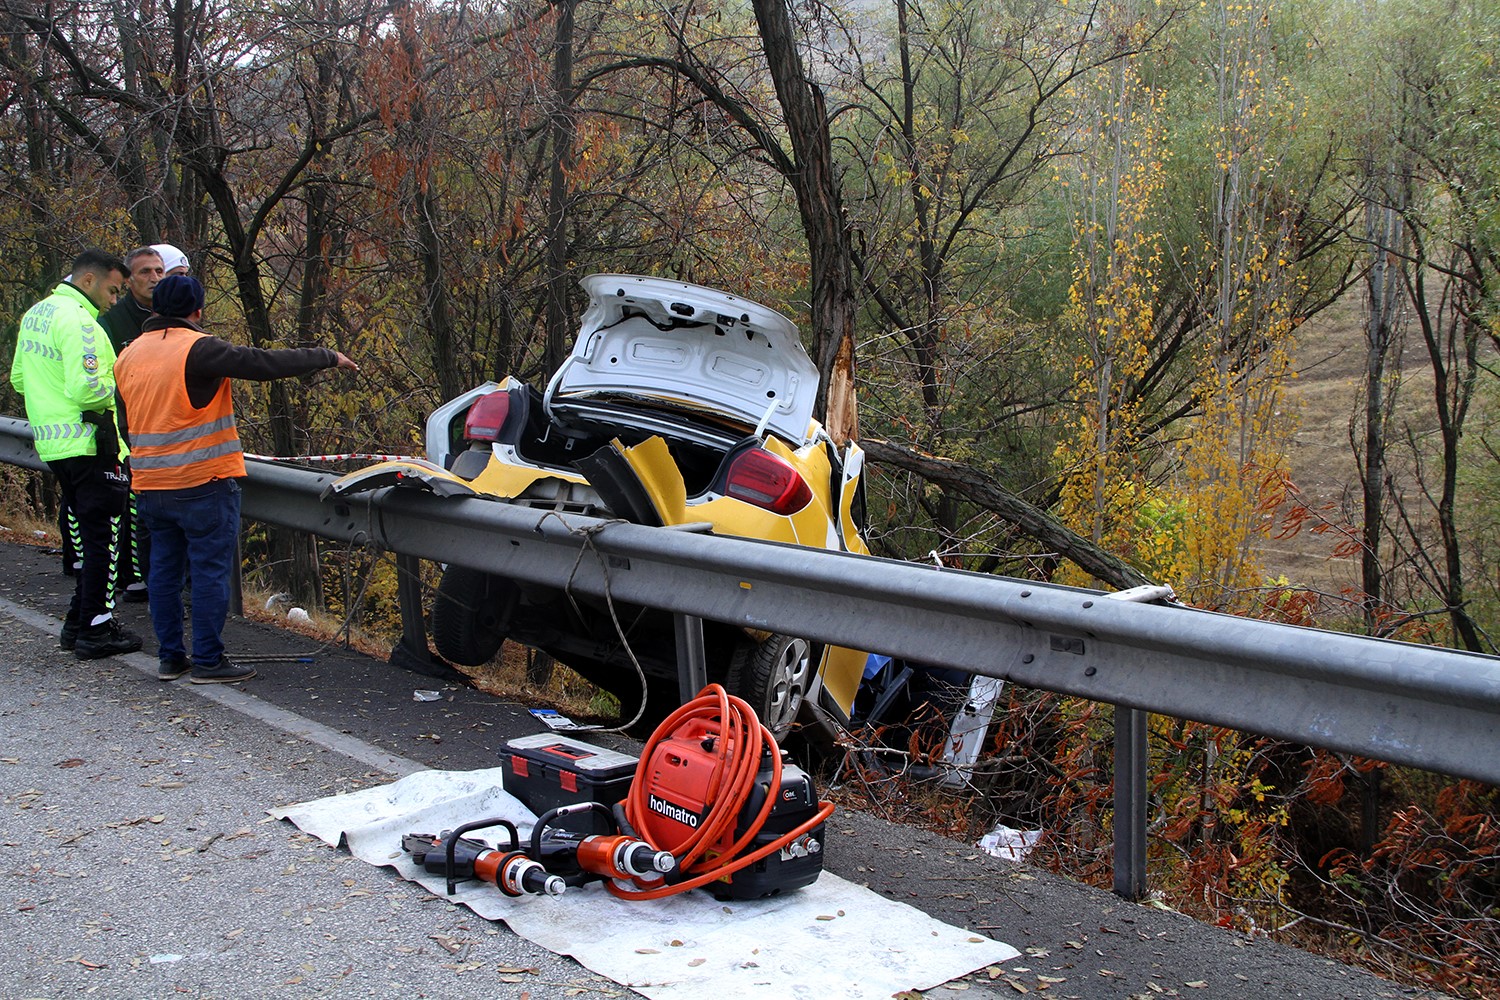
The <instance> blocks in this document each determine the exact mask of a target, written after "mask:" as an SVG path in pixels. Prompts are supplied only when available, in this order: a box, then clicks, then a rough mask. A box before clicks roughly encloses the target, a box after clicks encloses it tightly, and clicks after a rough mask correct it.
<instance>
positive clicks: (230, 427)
mask: <svg viewBox="0 0 1500 1000" xmlns="http://www.w3.org/2000/svg"><path fill="white" fill-rule="evenodd" d="M205 336H207V334H204V333H199V332H198V331H196V330H188V329H183V328H181V327H172V328H170V329H168V330H166V331H165V332H164V333H163V332H157V331H155V330H152V331H150V332H147V333H144V334H142V335H141V336H140V337H138V338H136V339H135V340H134V341H133V342H132V343H131V344H130V346H129V347H127V348H125V350H124V351H122V352H120V357H119V360H118V361H117V362H116V363H115V384H116V385H117V386H118V387H119V389H120V395H121V397H123V398H124V400H125V416H126V419H127V420H128V421H129V424H130V482H131V488H132V489H136V490H180V489H186V488H187V487H189V486H198V485H201V484H202V483H206V482H208V481H209V480H211V479H230V478H234V477H239V476H243V475H245V456H244V453H243V452H242V451H241V450H240V433H239V430H238V429H237V428H236V427H235V422H234V401H233V399H232V398H231V396H230V393H229V379H227V378H226V379H224V380H223V381H221V382H220V383H219V391H218V392H216V393H215V394H214V398H213V400H212V401H211V402H210V403H209V404H208V405H207V406H205V407H204V408H203V409H201V410H199V409H194V408H193V404H192V402H191V401H190V400H189V399H188V392H187V382H186V378H185V371H186V367H187V355H188V350H189V349H190V348H191V347H192V346H193V345H194V344H196V343H197V342H198V340H199V339H200V338H202V337H205Z"/></svg>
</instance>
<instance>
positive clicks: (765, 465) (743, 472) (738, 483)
mask: <svg viewBox="0 0 1500 1000" xmlns="http://www.w3.org/2000/svg"><path fill="white" fill-rule="evenodd" d="M724 492H725V493H726V494H727V495H729V496H732V497H734V498H735V499H736V500H743V501H745V502H746V503H753V504H755V506H757V507H764V508H765V509H766V510H769V511H771V512H772V513H775V514H795V513H797V511H799V510H801V509H802V508H803V507H806V506H807V502H808V501H809V500H811V499H812V490H811V489H810V488H809V487H808V485H807V483H806V482H805V481H804V480H803V479H802V477H801V476H800V475H798V474H797V470H796V469H794V468H792V467H791V466H790V465H788V464H787V463H786V462H783V461H782V460H781V459H779V458H777V457H776V456H775V455H772V454H770V453H769V452H764V451H759V450H750V451H745V452H741V453H740V455H739V456H738V457H737V458H735V460H734V461H733V462H730V463H729V475H728V476H727V477H726V482H725V485H724Z"/></svg>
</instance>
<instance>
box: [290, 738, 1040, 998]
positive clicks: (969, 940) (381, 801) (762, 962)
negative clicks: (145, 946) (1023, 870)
mask: <svg viewBox="0 0 1500 1000" xmlns="http://www.w3.org/2000/svg"><path fill="white" fill-rule="evenodd" d="M502 781H503V777H502V769H501V768H498V767H497V768H491V769H489V770H483V771H421V772H418V773H417V774H412V775H408V776H407V777H405V778H402V779H400V780H399V781H395V782H392V783H391V784H388V785H381V786H378V787H375V788H367V789H362V790H360V791H357V792H351V793H348V794H345V795H335V796H330V797H329V798H324V799H318V800H316V801H313V802H304V803H302V804H300V805H294V806H288V807H286V808H284V809H273V810H270V812H271V815H273V816H275V817H277V818H280V819H287V820H290V821H292V822H293V823H295V824H296V825H297V826H298V827H300V828H301V829H303V830H305V831H306V832H308V833H310V834H312V835H314V836H316V837H318V838H320V839H322V840H323V841H325V842H326V843H328V844H331V845H335V846H337V845H338V844H340V843H341V842H345V843H347V844H348V846H349V850H350V852H351V853H353V855H354V856H355V857H357V858H359V859H360V860H362V861H365V862H367V863H369V864H372V865H388V866H390V867H392V868H394V869H396V871H397V872H398V873H399V874H400V875H401V877H402V878H405V879H409V880H411V881H413V882H417V883H420V884H421V885H423V886H424V887H426V888H427V889H428V891H430V892H432V893H434V894H436V895H438V896H445V897H446V896H447V889H446V886H445V881H444V880H443V879H441V878H438V877H436V876H433V875H429V874H427V873H426V872H425V871H423V870H422V869H421V868H419V867H418V866H417V865H416V864H415V863H413V861H412V860H411V857H410V856H409V855H407V854H406V853H405V852H404V851H402V850H401V838H402V837H403V836H404V835H406V834H408V833H432V834H436V833H440V832H441V831H443V830H451V829H453V828H455V827H457V826H459V825H461V824H463V823H468V822H472V821H474V820H478V819H486V818H502V819H508V820H510V821H511V822H513V823H515V824H516V825H517V826H519V827H521V828H522V833H523V834H524V833H525V832H526V828H527V827H529V825H530V823H531V822H532V821H533V820H534V819H535V817H534V816H533V815H532V814H531V812H530V811H529V810H527V808H526V807H525V806H524V805H522V804H521V803H520V802H519V801H517V800H516V799H515V798H514V797H513V796H511V795H510V794H509V793H507V792H506V791H504V790H503V788H502ZM485 833H486V831H480V833H479V836H480V837H481V838H483V836H484V834H485ZM836 847H837V845H834V848H835V849H836ZM447 898H450V899H452V900H453V901H454V902H458V903H463V904H464V905H465V906H468V907H470V908H471V909H472V910H474V912H476V913H478V914H479V915H480V916H483V917H485V918H487V919H490V920H502V921H504V922H505V923H506V925H507V926H509V927H510V929H511V930H513V931H515V932H516V933H517V934H519V935H521V936H522V937H524V938H526V939H527V940H529V941H534V942H536V943H537V944H539V945H541V946H542V947H544V948H547V949H549V950H550V951H554V952H557V953H558V954H562V955H570V956H572V957H573V958H575V959H577V960H578V962H579V963H581V964H582V965H583V966H585V967H586V968H588V969H590V970H592V971H594V972H596V973H598V974H600V975H602V976H607V977H609V978H610V979H613V980H614V981H615V982H618V983H621V984H623V985H625V986H629V987H630V988H631V989H633V990H635V991H636V992H638V993H640V994H642V995H644V996H646V997H650V998H652V1000H682V998H687V997H712V998H718V1000H722V998H724V997H731V996H732V997H766V998H784V997H803V996H805V997H819V998H827V997H847V998H851V1000H856V998H871V1000H874V998H887V997H890V996H891V995H892V994H894V993H898V992H900V991H901V990H913V989H916V990H925V989H930V988H932V987H934V986H937V985H939V984H940V983H945V982H947V981H948V980H950V979H954V978H957V977H959V976H962V975H966V974H968V973H970V972H973V971H974V970H976V969H982V968H984V967H986V966H988V965H992V964H994V963H997V962H1005V961H1008V960H1010V959H1012V958H1014V957H1016V954H1017V952H1016V950H1015V949H1014V948H1012V947H1011V946H1010V945H1007V944H1005V943H1003V942H1000V941H995V940H993V939H991V938H988V937H985V936H984V935H982V934H977V933H973V932H970V931H966V930H964V929H963V928H960V927H953V926H950V925H948V924H945V923H942V922H940V921H937V920H934V919H933V918H931V917H929V916H927V915H926V914H925V913H923V912H921V911H920V910H917V909H914V908H913V907H910V906H907V905H906V904H904V903H897V902H894V901H892V900H889V899H886V898H884V897H883V896H880V895H879V894H877V893H875V892H872V891H870V890H869V889H866V888H864V887H862V886H858V885H855V884H854V883H852V882H848V881H845V880H844V879H841V878H839V877H838V876H836V875H832V874H829V873H827V872H824V873H823V875H822V876H821V877H820V878H819V879H818V881H817V882H815V883H813V884H812V885H810V886H807V887H806V888H803V889H799V890H798V891H796V892H791V893H786V894H784V895H781V896H775V897H771V898H768V899H759V900H736V901H733V902H729V903H721V902H719V901H717V900H715V899H714V898H713V897H712V896H710V895H708V894H707V893H705V892H702V891H693V892H688V893H684V894H682V895H679V896H672V897H669V898H667V899H662V900H656V901H654V902H629V901H625V900H620V899H616V898H615V897H614V896H611V895H610V894H609V893H608V892H606V891H605V890H604V888H603V886H602V885H601V884H600V883H593V884H590V885H588V886H584V887H583V888H573V889H569V890H568V891H567V892H566V893H564V894H563V895H562V896H560V897H556V898H552V897H547V896H524V897H521V898H519V899H511V898H508V897H506V896H504V895H502V894H501V893H500V892H499V891H498V890H497V889H495V888H494V887H493V886H491V885H486V884H484V883H479V882H460V883H459V884H458V889H457V892H456V893H455V894H454V895H453V896H451V897H447ZM580 928H587V931H586V932H585V933H580V930H579V929H580Z"/></svg>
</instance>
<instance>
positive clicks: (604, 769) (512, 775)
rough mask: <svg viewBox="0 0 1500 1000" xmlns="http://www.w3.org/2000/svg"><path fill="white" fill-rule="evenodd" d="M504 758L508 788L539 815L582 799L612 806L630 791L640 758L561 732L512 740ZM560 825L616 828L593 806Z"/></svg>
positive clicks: (566, 827) (591, 829) (589, 831)
mask: <svg viewBox="0 0 1500 1000" xmlns="http://www.w3.org/2000/svg"><path fill="white" fill-rule="evenodd" d="M500 763H501V766H502V767H503V768H504V769H505V790H506V791H507V792H509V793H510V794H512V795H514V796H515V797H516V798H518V799H520V800H521V802H522V804H524V805H525V806H526V808H528V809H530V810H531V811H532V812H534V813H536V814H537V815H538V816H540V815H541V814H542V813H544V812H547V811H548V810H549V809H555V808H557V807H558V806H567V805H573V804H574V803H577V802H602V803H603V804H604V805H606V806H612V805H614V804H615V803H616V802H620V801H622V800H623V799H624V798H625V796H626V794H627V793H628V792H629V791H630V782H631V780H632V779H633V778H634V777H635V768H636V758H634V757H632V756H630V755H629V754H624V753H620V752H619V751H616V750H607V749H605V748H604V747H599V746H594V745H593V744H592V743H585V742H583V741H582V740H575V739H573V738H572V737H570V736H559V735H557V734H556V733H536V734H533V735H531V736H518V737H516V738H515V739H512V740H509V741H507V742H506V744H505V751H504V754H503V756H502V759H501V762H500ZM555 825H556V827H557V828H558V829H562V830H572V831H574V832H575V833H582V834H585V835H587V834H595V833H614V832H615V831H614V827H613V826H612V825H610V823H609V822H608V821H607V820H606V819H605V818H604V817H603V816H602V815H600V814H599V813H598V812H597V811H592V810H591V811H588V812H581V813H577V814H575V815H572V816H564V817H563V818H562V819H560V820H558V821H557V823H556V824H555Z"/></svg>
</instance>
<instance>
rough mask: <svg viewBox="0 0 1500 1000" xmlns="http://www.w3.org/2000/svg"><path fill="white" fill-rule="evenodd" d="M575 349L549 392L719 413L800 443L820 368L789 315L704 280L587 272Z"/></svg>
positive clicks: (564, 397)
mask: <svg viewBox="0 0 1500 1000" xmlns="http://www.w3.org/2000/svg"><path fill="white" fill-rule="evenodd" d="M582 285H583V287H584V290H585V291H587V292H588V295H589V305H588V308H587V310H585V312H584V314H583V320H582V323H581V326H580V328H579V332H578V339H577V341H575V342H574V344H573V352H572V354H571V355H570V356H569V357H568V359H567V361H565V362H564V363H563V366H562V367H561V368H559V369H558V371H557V374H556V375H554V376H553V378H552V382H551V384H550V385H549V386H548V389H547V396H548V399H549V401H550V402H551V404H553V405H557V404H566V402H567V401H568V400H569V399H570V398H572V399H579V400H582V399H584V398H588V397H613V398H616V399H619V398H632V399H641V400H646V401H649V402H651V403H652V404H654V405H661V406H667V407H670V408H674V409H683V410H690V411H694V412H700V413H708V414H711V415H717V416H720V417H722V418H725V419H728V420H731V421H733V422H735V423H738V424H743V425H744V426H746V427H747V428H754V427H757V426H759V425H760V424H761V422H762V421H763V420H764V421H765V423H766V426H767V427H769V428H770V429H771V430H772V431H773V432H775V433H776V434H777V435H778V436H780V437H782V438H783V439H786V440H789V441H793V442H795V443H797V444H798V445H801V444H804V443H806V441H807V439H808V434H809V426H810V424H811V421H812V415H813V406H814V403H815V401H816V396H817V392H818V369H817V366H815V365H814V364H813V363H812V359H811V358H809V357H808V356H807V352H806V351H805V350H804V349H803V347H802V341H801V339H800V338H799V336H798V333H797V327H796V325H795V324H794V323H792V321H791V320H789V319H787V318H786V317H785V316H783V315H781V314H780V313H778V312H776V311H775V310H774V309H769V308H767V307H766V306H763V305H760V304H759V303H757V302H751V301H750V300H749V299H743V298H740V297H739V296H737V295H730V294H729V293H728V292H721V291H718V290H716V289H712V288H705V287H704V286H702V285H692V284H688V283H687V282H684V281H674V280H672V279H670V278H651V277H645V276H642V275H635V274H593V275H589V276H588V277H586V278H584V279H583V281H582Z"/></svg>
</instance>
